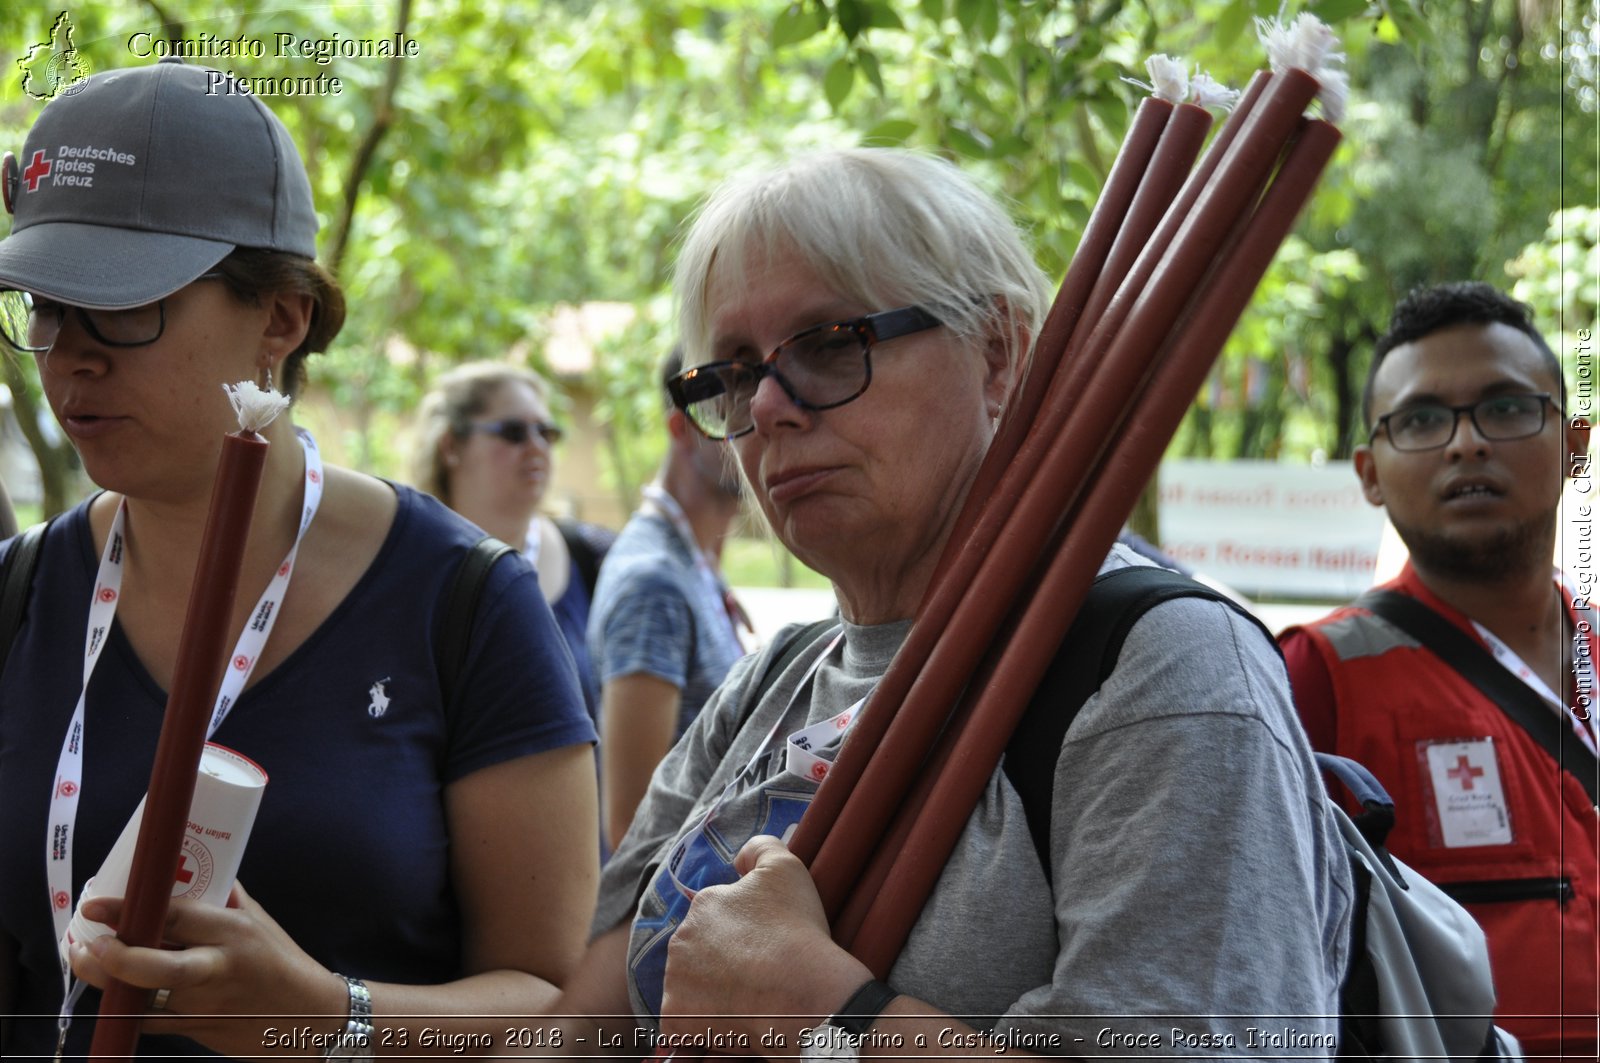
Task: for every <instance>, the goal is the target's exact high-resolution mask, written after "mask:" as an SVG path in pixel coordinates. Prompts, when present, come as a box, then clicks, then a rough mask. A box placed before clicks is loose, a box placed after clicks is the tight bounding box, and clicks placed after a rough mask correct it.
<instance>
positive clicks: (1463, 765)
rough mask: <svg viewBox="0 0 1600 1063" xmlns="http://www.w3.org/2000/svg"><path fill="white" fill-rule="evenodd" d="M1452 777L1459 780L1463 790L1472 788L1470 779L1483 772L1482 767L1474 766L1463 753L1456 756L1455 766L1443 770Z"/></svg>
mask: <svg viewBox="0 0 1600 1063" xmlns="http://www.w3.org/2000/svg"><path fill="white" fill-rule="evenodd" d="M1445 774H1446V775H1448V776H1449V777H1450V778H1452V779H1460V780H1461V788H1462V789H1463V790H1470V789H1472V780H1473V779H1476V778H1477V777H1478V776H1480V775H1482V774H1483V769H1482V768H1474V767H1473V766H1472V764H1471V763H1469V762H1468V760H1467V758H1466V755H1465V754H1463V755H1461V756H1459V757H1457V758H1456V766H1455V767H1453V768H1451V769H1450V770H1449V771H1447V772H1445Z"/></svg>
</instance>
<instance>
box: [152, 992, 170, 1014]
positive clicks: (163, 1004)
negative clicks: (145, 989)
mask: <svg viewBox="0 0 1600 1063" xmlns="http://www.w3.org/2000/svg"><path fill="white" fill-rule="evenodd" d="M171 999H172V990H170V989H158V990H156V992H155V995H154V996H152V997H151V998H150V1007H152V1008H153V1009H155V1010H156V1011H166V1010H167V1001H169V1000H171Z"/></svg>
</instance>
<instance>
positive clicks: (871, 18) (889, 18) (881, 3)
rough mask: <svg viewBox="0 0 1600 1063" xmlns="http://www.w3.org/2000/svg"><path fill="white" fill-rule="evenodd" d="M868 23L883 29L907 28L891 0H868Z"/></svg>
mask: <svg viewBox="0 0 1600 1063" xmlns="http://www.w3.org/2000/svg"><path fill="white" fill-rule="evenodd" d="M867 25H868V26H870V27H872V28H873V29H881V30H903V29H905V28H906V24H905V23H904V22H902V21H901V19H900V16H899V15H898V14H897V13H896V12H895V9H894V8H893V7H891V6H890V5H889V0H867Z"/></svg>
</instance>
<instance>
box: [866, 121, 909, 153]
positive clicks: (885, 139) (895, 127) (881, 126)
mask: <svg viewBox="0 0 1600 1063" xmlns="http://www.w3.org/2000/svg"><path fill="white" fill-rule="evenodd" d="M916 131H917V123H915V122H909V121H907V120H906V119H904V118H886V119H884V120H883V121H881V122H879V123H878V124H877V125H875V126H873V127H872V128H871V129H869V130H867V131H866V133H865V134H863V135H862V137H861V142H862V143H863V144H884V145H890V146H893V145H899V144H904V143H905V142H906V141H907V140H909V139H911V136H912V135H913V134H914V133H916Z"/></svg>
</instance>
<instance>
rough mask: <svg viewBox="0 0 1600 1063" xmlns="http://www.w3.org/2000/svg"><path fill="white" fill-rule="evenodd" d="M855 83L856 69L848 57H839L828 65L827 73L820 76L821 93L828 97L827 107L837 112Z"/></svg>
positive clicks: (848, 96)
mask: <svg viewBox="0 0 1600 1063" xmlns="http://www.w3.org/2000/svg"><path fill="white" fill-rule="evenodd" d="M855 82H856V68H855V66H854V65H852V64H851V62H850V57H849V56H847V55H841V56H840V57H839V58H837V59H835V60H834V61H833V62H832V63H830V64H828V72H827V73H826V74H823V75H822V91H823V93H824V94H826V95H827V97H828V106H830V107H832V108H833V109H834V111H838V110H839V108H840V107H842V106H843V105H844V101H845V100H847V99H849V98H850V89H851V86H853V85H854V84H855Z"/></svg>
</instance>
